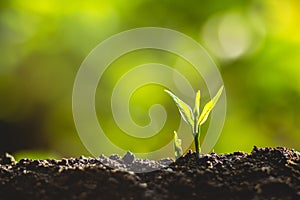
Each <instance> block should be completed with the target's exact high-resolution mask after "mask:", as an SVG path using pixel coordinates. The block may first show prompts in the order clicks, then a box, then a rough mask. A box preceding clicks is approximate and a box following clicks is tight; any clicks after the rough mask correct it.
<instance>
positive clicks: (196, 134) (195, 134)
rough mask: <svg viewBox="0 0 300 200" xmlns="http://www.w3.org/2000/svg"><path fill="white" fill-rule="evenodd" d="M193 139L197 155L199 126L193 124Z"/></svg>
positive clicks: (198, 151)
mask: <svg viewBox="0 0 300 200" xmlns="http://www.w3.org/2000/svg"><path fill="white" fill-rule="evenodd" d="M193 132H194V134H193V135H194V141H195V149H196V154H197V155H198V156H199V155H200V152H201V148H200V127H198V126H195V127H194V130H193Z"/></svg>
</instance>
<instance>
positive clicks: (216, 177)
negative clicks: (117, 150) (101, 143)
mask: <svg viewBox="0 0 300 200" xmlns="http://www.w3.org/2000/svg"><path fill="white" fill-rule="evenodd" d="M149 171H150V172H149ZM0 199H1V200H2V199H33V200H34V199H93V200H94V199H300V153H299V152H297V151H294V150H291V149H286V148H283V147H277V148H257V147H254V148H253V150H252V152H251V153H250V154H247V153H243V152H234V153H231V154H215V153H211V154H201V155H200V156H197V155H196V154H195V153H192V152H191V151H189V152H188V153H187V154H186V155H184V156H183V157H181V158H179V159H178V160H177V161H176V162H173V161H172V160H171V159H163V160H159V161H151V160H143V159H136V158H135V157H134V155H133V154H132V153H130V152H128V153H127V154H126V155H125V156H123V157H120V156H118V155H112V156H110V157H105V156H100V157H98V158H86V157H84V156H81V157H79V158H69V159H62V160H53V159H47V160H30V159H26V158H24V159H22V160H20V161H19V162H15V161H14V158H13V157H12V156H11V155H9V154H7V153H5V154H2V155H0Z"/></svg>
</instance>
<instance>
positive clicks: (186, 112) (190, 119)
mask: <svg viewBox="0 0 300 200" xmlns="http://www.w3.org/2000/svg"><path fill="white" fill-rule="evenodd" d="M165 92H166V93H168V94H169V95H170V96H171V97H172V98H173V100H174V102H175V104H176V106H177V107H178V110H179V112H180V114H181V116H182V118H183V120H184V121H186V122H187V123H188V124H189V125H191V126H192V127H194V115H193V112H192V109H191V108H190V106H189V105H187V104H186V103H184V102H183V101H182V100H180V99H179V98H178V97H177V96H175V94H173V93H172V92H170V91H169V90H165Z"/></svg>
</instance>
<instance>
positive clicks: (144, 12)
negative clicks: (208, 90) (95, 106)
mask: <svg viewBox="0 0 300 200" xmlns="http://www.w3.org/2000/svg"><path fill="white" fill-rule="evenodd" d="M299 22H300V2H299V1H297V0H276V1H274V0H262V1H259V0H246V1H239V0H224V1H204V0H190V1H182V0H160V1H155V0H152V1H150V0H139V1H137V0H132V1H122V0H101V1H98V0H86V1H77V0H75V1H70V0H63V1H58V0H41V1H34V0H28V1H23V0H11V1H0V51H1V53H0V152H4V151H8V152H11V153H16V154H18V155H22V156H26V155H28V156H29V155H30V154H31V153H30V152H40V155H41V156H42V155H47V156H48V155H53V157H62V156H78V155H81V154H85V155H89V152H88V151H87V150H86V149H85V147H84V146H83V144H82V143H81V141H80V139H79V137H78V135H77V133H76V129H75V126H74V122H73V117H72V88H73V82H74V80H75V76H76V72H77V70H78V69H79V67H80V64H81V63H82V61H83V60H84V58H85V57H86V56H87V55H88V54H89V52H90V51H91V50H92V49H93V48H94V47H95V46H96V45H98V44H99V43H100V42H101V41H103V40H105V39H106V38H108V37H109V36H111V35H113V34H116V33H119V32H121V31H124V30H128V29H131V28H137V27H144V26H155V27H166V28H170V29H174V30H177V31H180V32H182V33H184V34H187V35H189V36H190V37H192V38H193V39H195V40H196V41H198V42H199V43H200V44H202V45H203V46H204V47H205V48H206V50H207V51H208V53H209V54H210V56H211V57H212V58H213V59H214V61H215V62H216V64H217V65H218V67H219V69H220V72H221V74H222V76H223V80H224V84H225V88H226V94H227V118H226V122H225V125H224V129H223V132H222V134H221V136H220V138H219V140H218V142H217V144H216V146H215V148H214V151H215V152H217V153H225V152H232V151H239V150H240V151H246V152H249V151H251V149H252V147H253V146H254V145H257V146H272V147H275V146H286V147H290V148H295V149H297V150H299V149H300V142H299V141H300V131H299V130H300V24H299ZM154 57H155V56H154ZM137 58H138V59H137ZM157 58H158V59H157ZM154 59H157V62H159V56H158V57H155V58H154ZM145 61H147V58H145V59H143V57H142V56H138V57H130V55H129V57H128V58H127V61H126V64H127V65H129V64H133V65H136V64H139V63H143V62H145ZM107 74H110V76H108V77H107V79H108V81H107V82H109V81H110V80H111V82H114V81H115V79H116V77H120V76H121V74H118V73H116V72H113V73H110V72H107ZM189 76H190V77H191V79H192V78H194V77H193V76H194V75H193V73H189ZM106 87H107V88H110V87H111V86H110V85H106ZM147 91H148V92H150V93H151V96H152V97H153V98H154V99H156V98H157V99H158V100H159V99H160V96H162V95H165V94H164V93H163V88H161V87H158V86H156V88H152V89H148V90H147V89H144V92H147ZM98 92H99V91H98ZM155 94H157V96H155ZM97 98H98V97H97ZM136 98H137V100H136V101H135V102H133V103H134V104H133V105H138V106H141V107H143V106H146V107H148V106H149V105H148V103H147V102H146V103H145V99H143V98H142V97H141V95H138V94H136ZM139 98H140V100H138V99H139ZM207 99H209V98H208V97H207ZM167 100H169V99H168V97H166V98H165V100H164V101H167ZM99 101H100V100H99ZM149 101H154V100H153V99H151V100H149ZM98 103H99V102H98ZM100 103H101V101H100ZM168 103H169V104H170V106H173V105H172V103H173V102H171V101H169V102H168ZM150 104H151V102H150ZM172 108H173V107H172ZM133 112H134V111H133ZM137 113H138V112H137ZM146 114H147V113H146ZM172 115H173V118H176V119H177V120H178V119H179V118H180V116H179V114H178V111H177V110H176V108H175V107H174V109H173V113H172ZM103 118H104V119H105V117H103ZM139 120H140V121H139ZM137 121H139V122H138V123H141V124H147V123H149V122H148V120H147V118H145V117H144V116H141V118H140V119H137ZM108 123H109V124H110V125H109V126H108V127H107V128H108V129H109V128H111V127H112V130H113V123H111V122H108ZM167 126H168V129H170V130H172V131H171V132H170V135H169V136H167V137H166V139H170V138H172V136H173V130H176V128H177V127H178V124H170V123H169V124H168V125H167ZM186 134H190V133H186ZM202 137H203V136H202ZM22 152H26V153H23V154H22ZM37 154H39V153H37Z"/></svg>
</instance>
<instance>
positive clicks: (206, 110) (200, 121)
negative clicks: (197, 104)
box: [197, 86, 224, 126]
mask: <svg viewBox="0 0 300 200" xmlns="http://www.w3.org/2000/svg"><path fill="white" fill-rule="evenodd" d="M223 88H224V86H222V87H221V88H220V89H219V91H218V93H217V94H216V96H215V97H214V98H212V99H211V100H210V101H209V102H208V103H207V104H206V105H205V106H204V108H203V111H202V113H201V115H200V117H199V119H198V121H197V124H198V125H199V126H201V125H202V124H204V123H205V122H206V120H207V118H208V116H209V114H210V112H211V111H212V109H213V108H214V107H215V105H216V103H217V102H218V100H219V98H220V96H221V94H222V91H223Z"/></svg>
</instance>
